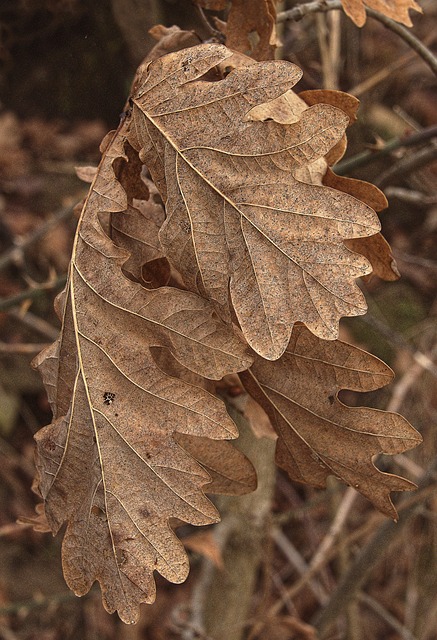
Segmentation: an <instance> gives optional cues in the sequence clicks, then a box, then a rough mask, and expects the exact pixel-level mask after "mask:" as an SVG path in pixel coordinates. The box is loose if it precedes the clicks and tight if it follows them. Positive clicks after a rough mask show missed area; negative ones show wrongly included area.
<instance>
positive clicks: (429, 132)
mask: <svg viewBox="0 0 437 640" xmlns="http://www.w3.org/2000/svg"><path fill="white" fill-rule="evenodd" d="M434 138H437V126H436V125H433V126H431V127H427V128H426V129H423V130H422V131H418V132H417V133H413V134H412V135H411V136H408V137H405V138H392V140H389V141H388V142H387V143H386V144H385V145H384V146H383V147H382V148H381V149H377V150H373V149H366V151H361V152H360V153H358V154H357V155H355V156H352V157H351V158H347V159H346V160H343V162H339V163H338V164H336V165H335V166H334V171H335V173H336V174H337V175H339V176H342V175H345V174H347V173H349V172H350V171H352V170H354V169H357V168H358V167H362V166H364V165H366V164H369V163H370V162H373V161H374V160H375V159H379V158H383V157H385V156H387V155H389V154H390V153H392V151H396V150H397V149H400V148H401V147H414V146H417V145H419V144H422V143H424V142H427V141H428V140H433V139H434Z"/></svg>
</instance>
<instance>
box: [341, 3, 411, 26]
mask: <svg viewBox="0 0 437 640" xmlns="http://www.w3.org/2000/svg"><path fill="white" fill-rule="evenodd" d="M341 2H342V5H343V9H344V11H345V13H346V14H347V15H348V16H349V17H350V18H351V20H353V21H354V22H355V24H356V25H357V26H358V27H362V26H363V25H364V24H365V22H366V7H370V8H371V9H374V10H375V11H379V12H380V13H383V14H384V15H385V16H387V17H388V18H391V19H392V20H396V22H401V23H402V24H405V25H406V26H407V27H412V26H413V23H412V22H411V18H410V15H409V10H410V9H413V10H414V11H419V12H420V13H422V8H421V7H420V5H418V4H417V2H416V1H415V0H341Z"/></svg>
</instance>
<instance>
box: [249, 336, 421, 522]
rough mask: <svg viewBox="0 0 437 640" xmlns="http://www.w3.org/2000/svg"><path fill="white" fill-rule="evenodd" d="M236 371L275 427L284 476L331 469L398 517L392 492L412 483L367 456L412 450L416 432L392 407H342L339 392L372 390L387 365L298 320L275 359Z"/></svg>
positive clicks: (386, 378)
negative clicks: (386, 409)
mask: <svg viewBox="0 0 437 640" xmlns="http://www.w3.org/2000/svg"><path fill="white" fill-rule="evenodd" d="M240 377H241V379H242V381H243V383H244V384H245V386H246V388H247V390H248V391H249V393H250V394H251V395H252V396H253V397H254V398H255V400H256V401H257V402H259V404H260V405H261V406H262V407H263V408H264V409H265V411H266V413H267V414H268V416H269V417H270V420H271V422H272V425H273V427H274V428H275V430H276V432H277V433H278V436H279V439H278V444H277V449H276V461H277V463H278V465H279V466H280V467H282V468H283V469H285V470H286V471H287V473H288V474H289V476H290V478H292V479H293V480H297V481H299V482H305V483H308V484H311V485H313V486H318V487H324V486H325V484H326V479H327V477H328V476H329V475H334V476H337V477H338V478H340V479H341V480H343V481H344V482H345V483H346V484H349V485H351V486H353V487H355V488H356V489H357V491H359V492H360V493H362V494H363V495H364V496H365V497H366V498H368V499H369V500H371V501H372V502H373V504H374V505H375V506H376V507H377V508H378V509H380V510H381V511H382V512H383V513H385V514H387V515H389V516H390V517H392V518H396V516H397V513H396V510H395V508H394V506H393V503H392V502H391V499H390V492H391V491H405V490H409V489H412V488H413V487H414V485H412V484H411V483H410V482H409V481H408V480H405V479H404V478H400V477H398V476H394V475H391V474H388V473H382V472H381V471H379V470H378V469H377V468H376V467H375V466H374V464H373V462H372V458H373V456H375V455H376V454H378V453H387V454H391V455H393V454H396V453H400V452H402V451H405V450H406V449H410V448H411V447H414V446H416V445H417V444H418V443H420V442H421V437H420V435H419V434H418V433H417V431H416V430H415V429H413V427H412V426H411V425H410V424H409V423H408V422H407V421H406V420H405V418H402V417H401V416H399V415H397V414H395V413H389V412H384V411H378V410H376V409H369V408H367V407H359V408H355V407H353V408H351V407H347V406H345V405H344V404H343V403H342V402H340V400H339V399H338V397H337V394H338V392H339V390H340V389H351V390H354V391H371V390H373V389H378V388H380V387H382V386H384V385H386V384H388V382H390V381H391V379H392V377H393V374H392V371H391V370H390V369H389V367H387V365H385V364H384V363H383V362H381V361H380V360H379V359H378V358H375V357H374V356H371V355H370V354H368V353H366V352H365V351H361V350H360V349H357V348H356V347H353V346H351V345H348V344H346V343H344V342H340V341H333V342H328V341H323V340H320V339H318V338H317V337H316V336H314V335H312V334H311V333H310V332H309V331H308V330H307V329H306V328H305V327H302V326H296V327H295V328H294V329H293V333H292V336H291V341H290V344H289V345H288V347H287V350H286V352H285V353H284V355H283V356H282V357H281V358H280V360H278V361H277V362H268V361H266V360H262V359H261V358H257V359H256V360H255V363H254V365H253V366H252V368H251V369H250V370H249V371H248V372H244V373H242V374H240Z"/></svg>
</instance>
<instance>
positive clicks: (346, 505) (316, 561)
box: [269, 487, 358, 616]
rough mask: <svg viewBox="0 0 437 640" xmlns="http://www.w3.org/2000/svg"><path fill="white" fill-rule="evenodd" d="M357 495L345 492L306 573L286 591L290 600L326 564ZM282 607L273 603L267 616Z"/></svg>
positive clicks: (275, 612)
mask: <svg viewBox="0 0 437 640" xmlns="http://www.w3.org/2000/svg"><path fill="white" fill-rule="evenodd" d="M357 495H358V494H357V492H356V491H355V489H353V488H351V487H348V489H347V490H346V491H345V494H344V496H343V499H342V501H341V504H340V506H339V508H338V509H337V512H336V514H335V518H334V521H333V522H332V525H331V527H330V529H329V531H328V533H327V534H326V536H325V537H324V539H323V540H322V542H321V544H320V546H319V549H318V551H317V553H316V554H315V555H314V557H313V558H312V560H311V563H310V564H309V566H308V569H307V571H306V572H305V573H304V574H303V575H302V577H301V578H300V579H299V580H298V581H297V582H296V583H295V584H293V585H292V586H291V587H290V588H289V589H288V590H287V595H288V596H289V597H290V598H292V597H294V596H295V595H296V594H297V593H299V591H301V590H302V588H303V587H304V586H305V585H306V584H308V583H309V581H310V580H311V578H312V577H313V576H314V574H316V573H317V572H318V571H319V569H320V568H321V567H323V566H324V565H325V564H326V562H327V557H328V555H329V552H330V551H331V549H332V547H333V546H334V543H335V541H336V539H337V538H338V535H339V534H340V532H341V530H342V529H343V527H344V524H345V522H346V518H347V516H348V514H349V512H350V510H351V508H352V506H353V503H354V502H355V499H356V497H357ZM282 605H283V602H282V601H278V602H275V604H274V605H273V606H272V607H270V609H269V615H270V616H275V615H277V614H278V613H279V611H280V610H281V608H282Z"/></svg>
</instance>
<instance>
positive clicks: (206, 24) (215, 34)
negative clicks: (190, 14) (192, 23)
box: [193, 2, 225, 43]
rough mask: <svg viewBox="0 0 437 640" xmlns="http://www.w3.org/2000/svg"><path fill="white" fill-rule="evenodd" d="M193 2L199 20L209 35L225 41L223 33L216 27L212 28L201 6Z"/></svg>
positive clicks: (219, 40)
mask: <svg viewBox="0 0 437 640" xmlns="http://www.w3.org/2000/svg"><path fill="white" fill-rule="evenodd" d="M193 4H194V6H195V8H196V10H197V13H198V15H199V17H200V20H201V22H202V24H203V26H204V27H205V29H206V30H207V31H208V33H209V34H210V36H211V37H212V38H214V39H215V40H218V42H221V43H223V42H224V41H225V37H224V35H223V33H222V32H221V31H218V30H217V29H214V27H213V26H212V24H211V23H210V21H209V20H208V18H207V17H206V15H205V12H204V10H203V9H202V7H201V6H200V5H198V4H197V2H194V3H193Z"/></svg>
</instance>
